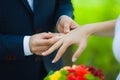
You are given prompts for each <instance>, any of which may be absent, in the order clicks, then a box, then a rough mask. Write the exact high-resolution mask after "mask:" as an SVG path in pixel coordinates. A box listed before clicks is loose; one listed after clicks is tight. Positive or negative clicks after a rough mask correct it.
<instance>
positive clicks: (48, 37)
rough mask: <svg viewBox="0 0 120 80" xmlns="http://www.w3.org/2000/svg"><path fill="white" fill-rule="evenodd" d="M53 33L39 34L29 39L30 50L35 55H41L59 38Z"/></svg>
mask: <svg viewBox="0 0 120 80" xmlns="http://www.w3.org/2000/svg"><path fill="white" fill-rule="evenodd" d="M56 36H58V34H53V33H39V34H35V35H33V36H31V37H30V42H29V46H30V50H31V52H32V53H34V54H36V55H41V53H42V52H44V51H46V50H48V49H49V48H50V47H51V46H52V45H53V44H54V43H55V42H57V41H58V40H59V39H60V37H56Z"/></svg>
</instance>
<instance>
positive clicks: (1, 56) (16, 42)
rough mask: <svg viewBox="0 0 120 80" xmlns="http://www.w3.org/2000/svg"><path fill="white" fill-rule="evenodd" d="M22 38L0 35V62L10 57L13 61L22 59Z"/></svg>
mask: <svg viewBox="0 0 120 80" xmlns="http://www.w3.org/2000/svg"><path fill="white" fill-rule="evenodd" d="M23 38H24V36H20V35H3V34H0V60H5V59H6V58H9V56H12V57H13V58H15V59H23V58H24V51H23Z"/></svg>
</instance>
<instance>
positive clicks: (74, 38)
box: [42, 27, 89, 63]
mask: <svg viewBox="0 0 120 80" xmlns="http://www.w3.org/2000/svg"><path fill="white" fill-rule="evenodd" d="M86 30H87V27H78V28H76V29H74V30H73V31H71V32H70V33H68V34H66V35H64V36H63V38H62V39H60V40H59V41H58V42H56V43H55V44H54V45H53V46H52V47H51V48H49V49H48V50H47V51H45V52H44V53H42V55H43V56H47V55H49V54H51V53H52V52H53V51H55V50H56V49H58V48H60V49H59V50H58V53H57V55H56V56H55V58H54V59H53V61H52V63H56V62H57V61H58V60H59V59H60V58H61V56H62V55H63V54H64V53H65V51H66V50H67V48H68V47H69V46H70V45H72V44H77V45H78V49H77V51H76V52H75V54H74V55H73V57H72V61H73V62H75V61H76V60H77V58H78V57H79V56H80V54H81V53H82V52H83V50H84V49H85V48H86V44H87V40H88V37H89V33H88V32H87V31H86Z"/></svg>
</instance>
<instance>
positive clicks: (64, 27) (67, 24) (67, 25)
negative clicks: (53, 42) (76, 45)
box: [57, 15, 78, 34]
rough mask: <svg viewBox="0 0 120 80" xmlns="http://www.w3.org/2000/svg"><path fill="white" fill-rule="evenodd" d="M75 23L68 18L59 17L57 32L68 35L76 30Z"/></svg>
mask: <svg viewBox="0 0 120 80" xmlns="http://www.w3.org/2000/svg"><path fill="white" fill-rule="evenodd" d="M77 26H78V25H77V23H76V22H75V21H73V20H72V19H71V18H70V17H68V16H65V15H63V16H61V17H60V19H59V21H58V23H57V30H58V32H60V33H65V34H66V33H69V32H70V31H71V30H73V29H75V28H77Z"/></svg>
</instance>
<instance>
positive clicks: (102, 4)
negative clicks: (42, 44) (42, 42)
mask: <svg viewBox="0 0 120 80" xmlns="http://www.w3.org/2000/svg"><path fill="white" fill-rule="evenodd" d="M72 3H73V7H74V15H75V21H76V22H77V23H78V24H79V25H84V24H88V23H95V22H101V21H107V20H111V19H117V17H118V15H119V13H120V0H72ZM112 40H113V39H112V38H110V37H96V36H92V37H90V38H89V40H88V46H87V48H86V50H85V51H84V52H83V53H82V54H81V56H80V57H79V59H78V60H77V61H76V62H75V64H86V65H88V66H89V65H93V66H95V67H97V68H102V70H103V72H104V74H105V80H115V79H116V76H117V74H118V73H119V71H120V64H119V63H118V62H117V61H116V60H115V58H114V55H113V52H112ZM119 45H120V44H119ZM76 48H77V47H76V46H73V50H74V51H75V50H76Z"/></svg>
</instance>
